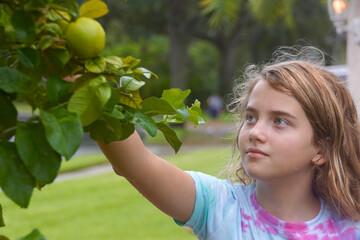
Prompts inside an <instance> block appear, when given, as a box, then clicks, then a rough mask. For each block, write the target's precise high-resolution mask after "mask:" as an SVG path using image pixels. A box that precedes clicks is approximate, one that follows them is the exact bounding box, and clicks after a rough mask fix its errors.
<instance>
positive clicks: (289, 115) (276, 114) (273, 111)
mask: <svg viewBox="0 0 360 240" xmlns="http://www.w3.org/2000/svg"><path fill="white" fill-rule="evenodd" d="M245 110H246V111H247V112H253V113H257V112H258V111H257V110H256V109H255V108H253V107H251V106H247V107H246V109H245ZM270 114H271V115H275V116H284V117H288V118H292V119H293V120H297V118H296V117H295V116H294V115H292V114H290V113H288V112H285V111H281V110H272V111H270Z"/></svg>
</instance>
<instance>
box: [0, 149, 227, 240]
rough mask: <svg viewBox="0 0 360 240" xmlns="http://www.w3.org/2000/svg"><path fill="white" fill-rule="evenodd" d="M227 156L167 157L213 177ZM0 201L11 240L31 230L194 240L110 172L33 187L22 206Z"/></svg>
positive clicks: (71, 238)
mask: <svg viewBox="0 0 360 240" xmlns="http://www.w3.org/2000/svg"><path fill="white" fill-rule="evenodd" d="M229 157H230V148H229V147H222V148H213V149H210V150H199V151H195V152H188V153H182V154H178V155H175V156H171V157H167V158H166V159H167V160H168V161H170V162H172V163H173V164H175V165H177V166H178V167H180V168H182V169H184V170H195V171H202V172H205V173H208V174H212V175H214V174H216V173H217V172H219V170H220V169H221V167H222V166H223V165H224V164H225V161H226V159H228V158H229ZM94 158H97V157H94ZM73 160H74V159H73ZM74 162H75V161H74ZM0 203H1V204H2V207H3V214H4V219H5V223H6V225H7V226H6V227H5V228H2V229H1V234H4V235H5V236H8V237H9V238H10V239H18V238H19V237H22V236H24V235H26V234H28V233H29V232H30V231H31V230H32V229H33V228H38V229H40V231H41V232H42V233H43V234H44V235H45V236H46V237H47V239H49V240H63V239H66V240H75V239H76V240H82V239H86V240H92V239H94V240H98V239H106V240H112V239H114V240H115V239H130V240H137V239H139V240H140V239H141V240H146V239H149V240H151V239H154V240H155V239H156V240H162V239H164V240H165V239H166V240H168V239H174V240H180V239H181V240H192V239H196V238H195V237H194V236H193V235H192V234H191V233H189V232H188V231H187V230H185V229H183V228H180V227H178V226H176V224H175V223H174V222H173V220H172V219H171V218H170V217H168V216H166V215H165V214H163V213H162V212H160V211H159V210H158V209H157V208H155V207H154V206H152V205H151V204H150V203H149V202H147V201H146V200H145V199H144V198H143V197H142V196H141V195H140V194H139V193H138V192H137V190H135V189H134V188H133V187H132V186H131V185H130V184H129V183H128V182H126V181H125V180H124V179H122V178H120V177H118V176H116V175H115V174H114V173H107V174H102V175H97V176H92V177H86V178H82V179H76V180H75V179H74V180H68V181H63V182H56V183H53V184H51V185H49V186H47V187H45V188H44V189H43V190H42V192H41V193H40V192H39V191H35V192H34V194H33V198H32V200H31V203H30V207H29V209H26V210H24V209H20V208H19V207H18V206H16V205H15V204H14V203H12V202H10V200H9V199H8V198H6V197H5V196H4V195H3V194H0ZM1 234H0V235H1Z"/></svg>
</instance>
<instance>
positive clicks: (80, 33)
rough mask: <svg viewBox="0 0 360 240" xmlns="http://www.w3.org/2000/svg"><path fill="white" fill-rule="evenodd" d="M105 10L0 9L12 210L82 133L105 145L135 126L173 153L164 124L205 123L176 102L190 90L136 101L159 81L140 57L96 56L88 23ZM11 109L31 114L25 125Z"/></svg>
mask: <svg viewBox="0 0 360 240" xmlns="http://www.w3.org/2000/svg"><path fill="white" fill-rule="evenodd" d="M107 12H108V8H107V5H106V3H105V2H103V1H100V0H89V1H87V2H85V3H84V4H83V5H81V6H80V7H79V6H78V5H77V3H76V1H75V0H43V1H37V0H29V1H0V110H1V112H3V113H6V114H3V115H2V117H1V118H0V166H1V168H0V187H1V189H2V191H3V192H4V193H5V194H6V196H7V197H9V198H10V199H11V200H12V201H13V202H14V203H16V204H18V205H19V206H20V207H28V205H29V203H30V199H31V195H32V192H33V189H34V188H39V189H40V188H42V187H44V186H46V185H47V184H50V183H51V182H53V181H54V179H55V178H56V176H57V174H58V170H59V168H60V165H61V162H62V161H63V160H64V159H66V160H71V158H72V156H73V155H74V154H75V153H76V151H77V150H78V148H79V146H80V144H81V142H82V139H83V135H84V132H87V133H89V135H90V137H91V138H92V139H93V140H100V139H102V140H103V141H104V142H106V143H109V142H112V141H119V140H123V139H126V138H127V137H129V136H130V135H131V134H132V133H133V132H134V131H135V126H137V127H140V128H143V129H144V130H145V131H146V132H147V133H148V134H149V136H155V135H156V134H158V133H162V134H164V136H165V138H166V140H167V141H168V142H169V144H170V146H171V147H172V148H173V149H174V151H175V152H177V151H178V150H179V148H180V146H181V141H180V140H179V138H178V136H177V135H176V132H175V131H173V130H172V129H171V128H170V127H169V123H181V122H184V121H190V122H192V123H194V125H195V126H196V125H197V124H200V123H203V118H202V113H201V110H200V103H199V102H198V101H195V103H194V104H192V105H191V106H186V105H185V104H184V101H185V99H186V98H187V96H188V95H189V94H190V90H186V91H182V90H180V89H169V90H165V91H164V92H163V95H162V97H161V98H157V97H154V96H152V97H149V98H147V99H143V97H142V96H141V94H140V92H139V89H141V88H145V87H146V83H147V82H148V81H156V79H157V78H158V76H157V75H156V74H155V73H153V72H151V71H150V70H148V69H146V68H144V67H143V66H140V62H141V60H140V59H136V58H134V57H131V56H126V57H121V56H101V55H100V54H101V53H102V51H103V49H104V47H105V39H106V34H105V31H104V29H103V27H102V26H101V25H100V24H99V22H97V21H96V20H94V19H95V18H99V17H101V16H103V15H105V14H106V13H107ZM15 101H23V102H25V104H28V105H30V106H31V109H32V113H31V116H28V118H27V119H26V120H24V119H23V118H20V115H21V114H19V113H18V112H17V110H16V108H15ZM5 224H6V218H3V216H2V208H1V205H0V227H1V226H3V225H5ZM33 234H35V235H36V236H38V235H39V236H40V235H41V234H40V233H39V232H38V231H34V232H33V233H31V234H30V235H33ZM30 235H29V236H30ZM0 238H5V237H4V236H0ZM24 239H26V237H25V238H24Z"/></svg>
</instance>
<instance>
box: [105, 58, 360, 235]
mask: <svg viewBox="0 0 360 240" xmlns="http://www.w3.org/2000/svg"><path fill="white" fill-rule="evenodd" d="M238 89H240V96H239V97H238V98H237V99H236V101H235V102H234V103H235V105H236V109H237V111H238V112H239V113H240V116H241V118H240V121H239V125H238V131H237V134H236V138H235V141H234V143H235V144H234V145H235V146H236V147H235V149H236V151H238V152H239V154H238V155H239V157H238V158H234V159H233V160H232V162H230V163H229V165H228V166H227V168H226V169H225V170H226V171H225V172H226V173H228V176H229V178H232V177H234V176H235V177H236V178H237V180H239V181H241V182H242V184H240V183H235V182H231V181H229V180H220V179H218V178H215V177H212V176H208V175H205V174H202V173H198V172H184V171H182V170H181V169H178V168H177V167H175V166H173V165H171V164H170V163H168V162H167V161H165V160H163V159H161V158H160V157H158V156H156V155H154V154H152V153H151V152H150V151H149V150H147V149H146V148H145V147H144V145H143V144H142V142H141V140H140V138H139V136H138V135H137V134H136V133H134V134H133V135H132V136H131V137H130V138H128V139H126V140H124V141H121V142H112V143H110V144H108V145H105V144H104V143H102V142H99V146H100V147H101V149H102V151H103V152H104V154H105V155H106V156H107V158H108V159H109V160H110V162H111V164H112V166H113V168H114V170H115V172H116V173H117V174H119V175H121V176H124V177H125V178H126V179H127V180H128V181H129V182H130V183H131V184H132V185H133V186H134V187H135V188H137V189H138V190H139V191H140V192H141V193H142V194H143V195H144V196H145V197H146V198H147V199H148V200H149V201H151V202H152V203H153V204H154V205H155V206H157V207H158V208H159V209H160V210H162V211H163V212H165V213H166V214H168V215H169V216H171V217H173V218H174V219H175V222H176V223H177V224H178V225H181V226H183V225H185V226H188V227H191V228H192V229H193V232H194V233H195V234H196V236H197V237H198V238H199V239H219V240H235V239H262V240H263V239H314V240H315V239H354V240H355V239H360V125H359V121H358V118H357V113H356V109H355V106H354V103H353V101H352V98H351V96H350V94H349V92H348V90H347V89H346V86H345V85H344V83H343V82H341V81H340V80H339V79H338V78H337V77H336V76H335V75H333V74H332V73H330V72H328V71H326V70H324V69H323V68H322V67H320V66H318V65H316V64H314V63H310V62H307V61H302V60H287V61H282V62H276V63H272V64H268V65H265V66H263V67H262V68H254V67H249V68H248V69H247V71H246V73H245V79H244V81H243V84H242V85H241V87H239V88H238Z"/></svg>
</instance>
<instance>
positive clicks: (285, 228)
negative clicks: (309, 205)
mask: <svg viewBox="0 0 360 240" xmlns="http://www.w3.org/2000/svg"><path fill="white" fill-rule="evenodd" d="M187 173H188V174H190V175H191V177H192V178H193V180H194V182H195V187H196V200H195V207H194V211H193V214H192V216H191V217H190V219H189V220H188V221H187V222H186V223H185V224H184V223H180V222H178V221H176V220H175V222H176V223H177V224H178V225H180V226H188V227H190V228H192V229H193V233H194V234H195V235H196V236H197V237H198V239H200V240H201V239H206V240H241V239H246V240H252V239H256V240H258V239H261V240H275V239H287V240H297V239H299V240H300V239H301V240H360V222H357V221H352V220H351V219H345V218H343V217H340V216H339V215H338V214H336V213H334V212H332V211H330V210H329V209H328V208H327V205H326V203H325V202H324V201H323V200H321V210H320V212H319V214H318V215H317V216H316V217H315V218H314V219H312V220H310V221H307V222H303V223H289V222H285V221H282V220H280V219H278V218H276V217H274V216H272V215H271V214H269V213H268V212H266V211H265V210H264V209H263V208H262V207H261V206H260V205H259V204H258V202H257V201H256V198H255V184H250V185H248V186H244V185H241V184H232V183H231V182H230V181H228V180H221V179H218V178H215V177H213V176H209V175H206V174H203V173H199V172H187Z"/></svg>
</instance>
